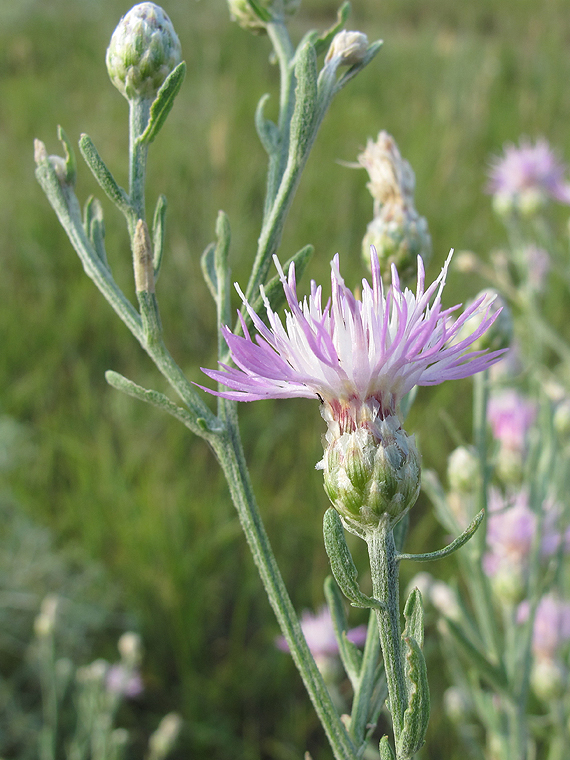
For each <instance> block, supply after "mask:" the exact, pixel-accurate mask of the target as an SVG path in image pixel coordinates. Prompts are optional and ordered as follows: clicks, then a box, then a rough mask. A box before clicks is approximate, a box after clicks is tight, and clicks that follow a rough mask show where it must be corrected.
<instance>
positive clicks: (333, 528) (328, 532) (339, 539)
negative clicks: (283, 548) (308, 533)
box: [323, 507, 385, 609]
mask: <svg viewBox="0 0 570 760" xmlns="http://www.w3.org/2000/svg"><path fill="white" fill-rule="evenodd" d="M323 533H324V539H325V550H326V552H327V555H328V558H329V561H330V563H331V570H332V571H333V575H334V578H335V580H336V582H337V583H338V585H339V587H340V590H341V591H342V593H343V594H344V595H345V596H346V598H347V599H348V600H349V602H350V603H351V604H352V606H353V607H363V608H365V609H370V608H374V609H384V608H385V605H384V604H383V603H382V602H380V601H378V599H372V598H370V597H368V596H366V595H365V594H363V593H362V591H361V590H360V587H359V585H358V581H357V578H358V572H357V570H356V566H355V564H354V561H353V559H352V555H351V553H350V549H349V548H348V545H347V543H346V539H345V537H344V528H343V525H342V522H341V519H340V516H339V514H338V512H337V511H336V510H335V509H333V508H332V507H330V508H329V509H327V511H326V512H325V516H324V520H323Z"/></svg>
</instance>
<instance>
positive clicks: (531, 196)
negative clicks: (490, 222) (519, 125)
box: [487, 139, 570, 214]
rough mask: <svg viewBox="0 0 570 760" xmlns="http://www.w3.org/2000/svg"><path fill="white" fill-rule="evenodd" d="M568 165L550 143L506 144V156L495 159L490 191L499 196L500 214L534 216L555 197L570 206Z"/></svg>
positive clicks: (488, 190) (543, 141)
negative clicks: (566, 177) (512, 212)
mask: <svg viewBox="0 0 570 760" xmlns="http://www.w3.org/2000/svg"><path fill="white" fill-rule="evenodd" d="M565 173H566V166H565V165H564V163H562V162H561V161H560V160H559V159H558V157H557V156H556V154H555V153H554V151H553V150H552V148H551V147H550V146H549V144H548V142H547V141H546V140H544V139H539V140H537V141H536V143H535V144H534V145H533V144H532V143H531V142H530V141H529V140H524V139H522V140H521V141H520V145H519V146H516V145H512V144H508V145H505V149H504V154H503V155H502V156H498V157H496V158H495V159H493V162H492V164H491V169H490V172H489V183H488V186H487V192H489V193H491V194H492V195H494V196H495V206H496V208H497V210H498V211H502V212H507V213H508V212H510V211H512V210H517V211H520V212H521V213H526V214H532V213H534V212H535V211H536V210H537V209H538V208H540V206H542V205H543V204H544V202H545V201H546V200H547V199H548V198H551V199H553V200H556V201H559V202H560V203H566V204H569V205H570V184H568V182H566V181H565V179H564V175H565Z"/></svg>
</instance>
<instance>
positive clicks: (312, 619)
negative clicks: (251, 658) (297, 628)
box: [275, 606, 367, 662]
mask: <svg viewBox="0 0 570 760" xmlns="http://www.w3.org/2000/svg"><path fill="white" fill-rule="evenodd" d="M301 629H302V631H303V633H304V635H305V638H306V639H307V644H308V646H309V649H310V650H311V654H312V655H313V657H314V658H315V660H317V662H318V661H319V660H320V659H321V658H326V657H334V656H336V655H337V654H338V643H337V640H336V636H335V633H334V626H333V621H332V617H331V613H330V611H329V608H328V607H327V606H323V607H321V609H320V611H319V612H318V614H316V615H314V614H313V613H312V612H310V611H309V610H305V611H304V612H303V614H302V615H301ZM366 633H367V627H366V626H365V625H359V626H358V627H357V628H352V629H351V630H350V631H347V634H346V635H347V638H348V640H349V641H352V643H353V644H356V646H360V647H361V646H364V643H365V641H366ZM275 643H276V645H277V647H278V648H279V649H281V651H282V652H288V651H289V647H288V645H287V642H286V641H285V639H284V638H283V636H278V637H277V639H276V640H275Z"/></svg>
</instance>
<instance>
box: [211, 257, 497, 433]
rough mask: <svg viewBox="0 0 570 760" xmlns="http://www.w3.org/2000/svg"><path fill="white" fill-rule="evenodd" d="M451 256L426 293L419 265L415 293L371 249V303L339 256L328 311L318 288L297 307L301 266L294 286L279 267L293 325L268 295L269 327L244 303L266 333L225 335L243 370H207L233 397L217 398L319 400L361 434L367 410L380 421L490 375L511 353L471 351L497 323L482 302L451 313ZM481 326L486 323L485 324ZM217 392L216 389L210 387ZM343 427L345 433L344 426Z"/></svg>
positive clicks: (259, 330) (367, 291)
mask: <svg viewBox="0 0 570 760" xmlns="http://www.w3.org/2000/svg"><path fill="white" fill-rule="evenodd" d="M450 258H451V254H450V257H448V259H447V261H446V263H445V266H444V267H443V269H442V271H441V273H440V275H439V277H438V278H437V280H435V282H433V283H432V284H431V285H430V286H429V287H428V288H427V290H426V288H425V271H424V266H423V261H422V259H421V257H418V280H417V289H416V293H415V294H414V293H413V292H412V291H410V290H408V289H407V288H406V289H404V290H402V289H401V288H400V283H399V278H398V273H397V270H396V268H395V267H394V266H393V267H392V285H391V287H390V288H389V290H388V292H387V293H385V292H384V286H383V284H382V278H381V275H380V265H379V263H378V256H377V254H376V251H375V250H374V248H372V252H371V256H370V261H371V270H372V285H370V284H369V283H368V281H367V280H363V281H362V300H360V299H358V298H356V297H355V296H354V295H353V293H352V292H351V291H350V290H349V288H347V286H346V285H345V283H344V280H343V279H342V277H341V274H340V271H339V257H338V254H337V255H336V256H335V257H334V259H333V261H332V264H331V267H332V274H331V285H332V298H331V299H330V300H329V301H327V303H326V304H325V305H324V306H323V304H322V289H321V287H320V286H317V285H316V283H315V282H312V283H311V295H310V297H309V298H305V299H304V300H303V301H302V302H299V301H298V297H297V287H296V281H295V267H294V265H293V264H291V266H290V268H289V274H288V278H286V277H285V274H284V273H283V270H282V268H281V265H280V264H279V261H278V260H277V258H276V257H275V258H274V260H275V264H276V267H277V269H278V272H279V275H280V277H281V282H282V284H283V289H284V291H285V295H286V297H287V303H288V305H289V310H290V311H289V312H286V315H285V326H284V325H283V323H282V321H281V319H280V317H279V316H278V315H277V314H276V313H275V312H274V311H273V310H272V308H271V306H270V305H269V302H268V300H267V298H266V297H265V295H264V293H263V290H262V295H263V296H264V300H265V309H266V312H267V319H268V322H269V327H267V326H266V325H265V324H264V322H263V321H262V319H261V318H260V317H259V316H258V315H257V314H256V313H255V312H254V310H253V309H252V307H251V306H250V305H249V304H248V303H247V302H246V301H245V297H244V296H243V294H242V292H241V290H240V289H239V287H238V286H237V285H236V288H237V290H238V292H239V293H240V295H241V296H242V298H243V300H244V303H245V305H246V308H247V310H248V313H249V315H250V317H251V319H252V322H253V324H254V326H255V328H256V330H257V333H258V335H256V336H255V340H254V339H253V338H252V337H251V335H250V333H249V331H248V329H247V327H246V325H245V321H244V320H243V319H242V328H243V332H244V336H243V337H242V336H239V335H235V334H234V333H232V331H231V330H230V329H229V328H228V327H223V328H222V332H223V335H224V338H225V340H226V342H227V344H228V346H229V348H230V351H231V355H232V359H233V361H234V362H235V364H236V367H230V366H227V365H224V364H221V365H220V366H221V370H211V369H203V372H205V373H206V374H207V375H208V376H209V377H211V378H212V379H213V380H216V381H218V382H219V383H221V384H222V385H225V386H227V387H228V388H231V389H232V390H231V391H223V392H215V391H209V392H210V393H213V394H214V395H219V396H223V397H225V398H230V399H236V400H238V401H254V400H256V399H266V398H292V397H305V398H319V399H320V400H321V401H322V402H324V404H325V405H326V407H327V408H329V409H331V410H332V414H333V416H334V417H335V418H336V419H337V420H338V419H341V418H342V420H343V422H344V423H345V425H344V426H346V427H347V428H353V427H354V425H355V424H357V423H356V419H355V418H356V417H357V416H358V413H359V410H360V409H361V407H362V406H363V405H365V404H367V405H370V402H372V405H373V406H375V407H376V408H377V409H378V415H379V417H380V418H385V417H386V416H388V415H390V414H395V413H396V412H397V409H398V404H399V402H400V400H401V399H402V398H403V396H404V395H405V394H406V393H407V392H408V391H410V390H411V389H412V388H413V387H414V386H415V385H436V384H438V383H441V382H443V381H444V380H451V379H455V378H462V377H467V376H469V375H472V374H474V373H476V372H480V371H481V370H484V369H487V368H488V367H489V366H491V365H492V364H493V363H494V362H495V361H497V359H498V358H499V357H500V356H501V355H502V353H503V351H491V352H487V351H473V350H472V351H469V350H468V349H469V348H470V347H471V346H472V344H473V343H474V342H475V341H476V340H477V339H478V338H479V337H480V336H481V335H482V334H483V333H484V332H485V331H486V330H487V329H488V328H489V327H490V325H491V324H492V323H493V321H494V320H495V319H496V317H497V312H495V314H491V312H490V310H489V307H488V306H486V307H483V305H482V304H483V300H484V297H482V298H480V299H477V300H476V301H475V302H474V303H473V304H472V305H470V306H469V307H468V308H467V309H466V310H465V311H464V312H463V313H462V314H460V315H459V316H458V317H457V318H456V319H455V320H453V319H452V314H454V313H455V312H456V311H457V310H458V309H459V308H460V307H459V306H454V307H452V308H449V309H443V308H442V305H441V295H442V291H443V287H444V284H445V278H446V275H447V269H448V266H449V262H450ZM483 309H485V311H484V317H483V319H482V320H481V321H480V323H479V324H477V326H475V327H474V329H473V331H472V333H471V334H470V335H468V337H466V338H464V339H459V338H458V335H459V333H460V332H461V331H462V329H463V328H464V326H465V324H466V323H467V322H468V321H469V320H470V319H471V318H472V317H474V316H475V315H478V316H480V312H481V310H483ZM477 321H479V320H477ZM206 390H208V389H206ZM341 427H343V425H341Z"/></svg>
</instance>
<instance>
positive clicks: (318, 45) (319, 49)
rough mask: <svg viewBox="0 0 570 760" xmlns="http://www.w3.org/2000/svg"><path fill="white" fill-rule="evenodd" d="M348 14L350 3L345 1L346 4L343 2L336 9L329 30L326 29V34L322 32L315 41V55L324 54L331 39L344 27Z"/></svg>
mask: <svg viewBox="0 0 570 760" xmlns="http://www.w3.org/2000/svg"><path fill="white" fill-rule="evenodd" d="M349 13H350V3H349V2H348V0H347V2H344V3H343V4H342V5H341V6H340V8H339V9H338V11H337V15H336V22H335V23H334V24H333V25H332V26H331V27H329V29H327V30H326V32H323V33H322V34H321V36H320V37H318V38H317V39H316V40H315V52H316V54H317V55H320V54H321V53H324V52H325V50H328V49H329V46H330V44H331V42H332V41H333V37H334V36H335V34H336V33H337V32H339V31H340V30H341V29H342V27H343V26H344V25H345V23H346V20H347V18H348V14H349Z"/></svg>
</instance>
